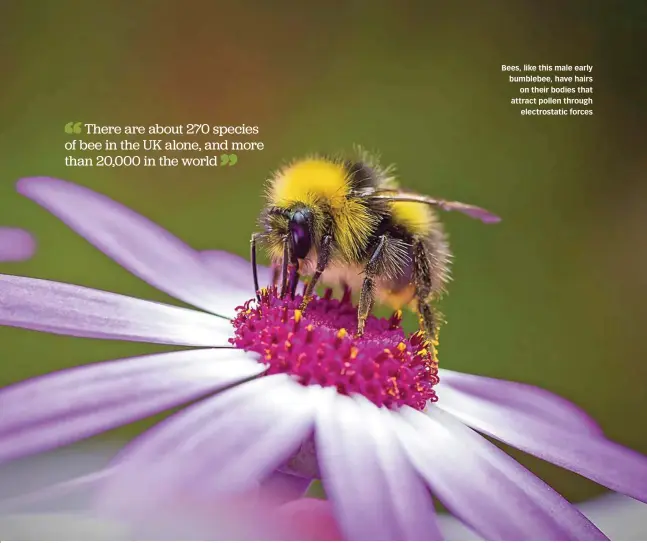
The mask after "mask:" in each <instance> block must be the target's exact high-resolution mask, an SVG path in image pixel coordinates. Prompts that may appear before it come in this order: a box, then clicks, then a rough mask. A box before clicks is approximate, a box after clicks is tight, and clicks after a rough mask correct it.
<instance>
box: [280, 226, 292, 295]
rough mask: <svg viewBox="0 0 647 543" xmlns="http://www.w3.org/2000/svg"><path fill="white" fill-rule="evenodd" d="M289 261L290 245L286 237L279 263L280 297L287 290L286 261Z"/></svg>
mask: <svg viewBox="0 0 647 543" xmlns="http://www.w3.org/2000/svg"><path fill="white" fill-rule="evenodd" d="M289 261H290V245H289V242H288V238H285V240H284V241H283V262H282V263H281V298H285V293H286V292H287V290H288V262H289Z"/></svg>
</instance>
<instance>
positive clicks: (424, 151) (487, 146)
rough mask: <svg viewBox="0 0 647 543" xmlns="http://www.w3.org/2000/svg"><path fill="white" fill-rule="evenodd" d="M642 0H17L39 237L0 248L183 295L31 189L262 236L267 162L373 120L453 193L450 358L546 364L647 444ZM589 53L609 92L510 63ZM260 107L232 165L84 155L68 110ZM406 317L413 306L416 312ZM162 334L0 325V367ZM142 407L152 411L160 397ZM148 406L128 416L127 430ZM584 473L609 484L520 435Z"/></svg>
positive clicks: (378, 140) (193, 236)
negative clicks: (548, 89)
mask: <svg viewBox="0 0 647 543" xmlns="http://www.w3.org/2000/svg"><path fill="white" fill-rule="evenodd" d="M646 6H647V2H643V1H636V2H631V1H616V2H603V1H593V0H591V1H582V2H578V1H570V2H569V1H550V2H546V1H542V2H539V1H530V0H527V1H491V2H481V1H478V0H475V1H445V2H434V1H431V0H429V1H424V0H421V1H401V0H394V1H379V0H376V1H371V0H364V1H359V0H356V1H345V2H342V1H327V2H325V3H324V2H307V3H306V2H297V1H293V2H291V1H273V2H269V1H267V2H261V1H237V2H220V1H211V2H199V1H189V0H184V1H182V2H180V1H179V0H178V1H163V0H159V1H145V0H139V1H112V0H110V1H109V0H103V1H101V2H99V1H97V2H86V1H76V0H74V1H72V0H40V1H38V2H37V1H7V0H5V1H3V2H1V3H0V21H2V22H1V23H0V25H1V28H2V32H1V33H0V69H1V73H2V85H1V86H0V149H1V150H2V161H1V163H0V224H4V225H11V226H22V227H25V228H28V229H30V230H32V231H33V232H34V233H35V235H36V237H37V239H38V242H39V251H38V254H37V256H36V257H35V258H34V259H33V260H31V261H29V262H27V263H22V264H3V265H2V266H1V268H0V269H1V271H2V272H5V273H11V274H23V275H29V276H34V277H42V278H49V279H55V280H60V281H66V282H71V283H78V284H82V285H87V286H92V287H97V288H101V289H106V290H111V291H115V292H120V293H126V294H130V295H134V296H139V297H143V298H148V299H155V300H162V301H171V300H170V299H169V298H168V297H166V296H165V295H163V294H160V293H159V292H157V291H155V290H154V289H153V288H152V287H149V286H148V285H146V284H144V283H142V282H141V281H139V280H138V279H136V278H134V277H133V276H131V275H129V274H128V273H127V272H125V271H123V270H122V269H120V268H119V267H118V266H117V265H116V264H114V263H113V262H112V261H110V260H109V259H108V258H106V257H105V256H103V255H102V254H101V253H99V252H98V251H97V250H95V249H94V248H93V247H92V246H90V245H89V244H88V243H86V242H85V241H83V240H82V239H81V238H80V237H78V236H77V235H76V234H74V233H73V232H72V231H70V230H68V229H67V228H66V227H64V226H63V225H62V223H60V222H58V221H57V220H56V219H55V218H53V217H52V216H50V215H48V214H47V213H46V212H45V211H44V210H42V209H40V208H38V207H37V206H36V205H35V204H33V203H31V202H30V201H28V200H26V199H24V198H22V197H20V196H19V195H17V194H16V193H15V190H14V183H15V181H16V180H17V179H18V178H20V177H24V176H31V175H48V176H55V177H61V178H64V179H68V180H71V181H74V182H77V183H80V184H83V185H86V186H88V187H91V188H93V189H96V190H98V191H101V192H104V193H106V194H108V195H110V196H111V197H113V198H115V199H118V200H119V201H121V202H123V203H125V204H127V205H129V206H131V207H132V208H134V209H135V210H137V211H139V212H140V213H142V214H144V215H146V216H148V217H150V218H152V219H153V220H155V221H157V222H158V223H160V224H161V225H163V226H164V227H166V228H167V229H169V230H170V231H172V232H173V233H175V234H176V235H178V236H180V237H181V238H182V239H184V240H186V241H187V242H188V243H190V244H191V245H193V246H195V247H197V248H204V249H206V248H221V249H226V250H229V251H233V252H235V253H238V254H241V255H247V253H248V243H249V237H250V233H251V232H252V231H253V230H254V229H255V221H256V216H257V214H258V212H259V211H260V209H261V206H262V187H263V184H264V181H265V179H266V177H267V176H268V174H269V172H270V171H272V170H273V169H275V168H276V167H277V166H278V165H280V164H281V163H283V162H284V161H285V160H287V159H290V158H292V157H296V156H299V155H302V154H304V153H309V152H313V151H320V152H329V151H338V150H343V149H348V148H350V147H351V145H352V144H353V143H360V144H362V145H364V146H366V147H368V148H370V149H376V150H379V151H380V152H381V153H382V156H383V158H384V160H385V161H387V162H395V163H396V164H397V165H398V169H399V172H400V175H401V178H402V180H403V183H404V184H405V185H407V186H408V187H410V188H412V189H415V190H417V191H420V192H424V193H428V194H432V195H436V196H440V197H444V198H449V199H459V200H464V201H467V202H472V203H475V204H478V205H482V206H485V207H487V208H489V209H491V210H493V211H495V212H497V213H499V214H500V215H501V216H502V217H503V218H504V221H503V222H502V223H501V224H499V225H496V226H483V225H481V224H480V223H478V222H476V221H472V220H470V219H467V218H464V217H462V216H460V215H453V214H448V215H447V216H446V217H445V219H446V224H447V228H448V230H449V231H450V234H451V240H452V242H453V248H454V250H455V253H456V262H455V269H454V277H455V281H454V283H453V285H452V287H451V290H450V295H449V296H448V297H447V298H446V299H445V300H444V302H443V310H444V312H445V313H446V315H447V319H448V325H447V326H446V327H445V328H444V330H443V334H442V337H441V340H442V341H441V364H442V365H443V366H444V367H447V368H451V369H455V370H460V371H465V372H471V373H478V374H483V375H489V376H495V377H501V378H505V379H512V380H521V381H525V382H529V383H533V384H537V385H540V386H542V387H545V388H547V389H549V390H552V391H554V392H557V393H559V394H561V395H563V396H565V397H567V398H569V399H570V400H572V401H574V402H576V403H578V404H579V405H581V406H582V407H584V408H585V409H586V410H587V411H588V412H589V413H591V414H592V415H593V416H594V417H595V418H596V419H597V420H599V422H600V424H601V425H602V426H603V428H604V429H605V430H606V432H607V433H608V435H609V436H610V437H611V438H613V439H616V440H618V441H620V442H622V443H624V444H626V445H628V446H630V447H633V448H635V449H637V450H640V451H642V452H643V453H647V433H646V432H645V425H644V416H645V413H647V396H646V395H645V382H646V379H647V369H646V367H647V365H646V364H645V351H646V350H647V349H646V347H645V342H644V341H643V336H644V332H643V329H644V327H645V324H646V323H647V311H646V310H645V307H646V305H645V304H644V300H645V294H646V293H647V282H646V281H645V277H647V273H646V272H647V258H646V257H645V254H646V253H645V241H644V240H645V237H644V231H645V228H646V227H647V213H646V212H647V184H646V183H645V171H646V170H645V166H646V165H647V160H646V158H647V157H646V156H645V153H644V151H645V139H646V138H645V132H644V126H645V121H646V120H647V119H646V114H645V108H644V104H643V101H642V100H644V96H645V89H646V88H647V87H646V85H645V71H644V69H643V65H642V60H643V58H642V57H641V52H640V47H639V45H640V44H641V43H642V44H643V45H644V40H645V35H646V34H645V30H646V19H647V17H646V13H647V10H646ZM524 63H530V64H540V63H545V64H567V63H569V64H592V65H593V66H594V70H593V73H592V75H593V77H594V90H595V94H594V104H593V108H594V111H595V115H594V116H593V117H589V118H576V117H561V118H550V117H547V118H541V117H522V116H521V115H520V114H519V113H518V110H519V107H518V106H512V105H510V104H509V99H510V97H512V96H517V95H518V94H517V91H516V87H518V85H513V84H510V83H509V82H508V81H507V76H508V74H505V73H502V72H501V64H519V65H522V64H524ZM77 120H82V121H85V122H94V123H97V124H110V125H126V124H133V125H134V124H140V125H149V124H154V123H160V124H165V125H171V124H185V123H193V122H195V123H208V124H211V125H227V124H232V125H236V124H243V123H246V124H250V125H257V126H259V127H260V132H261V133H260V135H259V136H258V138H255V139H258V140H261V141H263V142H264V143H265V150H263V151H257V152H249V153H239V162H238V165H236V167H234V168H220V167H219V168H175V169H170V168H167V169H162V168H159V167H157V168H143V167H139V168H112V169H111V168H68V167H66V166H65V165H64V157H65V155H66V152H65V151H64V150H63V145H64V143H65V142H66V141H67V140H68V139H69V138H70V136H68V135H67V134H65V133H64V131H63V127H64V125H65V124H66V123H68V122H70V121H77ZM407 325H408V326H409V327H410V328H413V326H414V320H413V319H412V318H411V317H409V318H408V321H407ZM155 349H157V350H160V349H161V348H155V347H151V346H148V345H139V344H131V343H119V342H103V341H94V340H83V339H74V338H65V337H57V336H53V335H45V334H40V333H36V332H28V331H24V330H15V329H8V328H4V329H0V357H1V358H0V385H6V384H9V383H12V382H15V381H18V380H21V379H24V378H27V377H30V376H33V375H37V374H40V373H44V372H48V371H52V370H56V369H60V368H65V367H71V366H76V365H80V364H84V363H88V362H92V361H99V360H106V359H110V358H116V357H121V356H129V355H135V354H140V353H146V352H151V351H152V350H155ZM146 424H150V421H148V422H147V423H146ZM144 426H145V424H144V423H139V424H135V425H132V426H130V427H128V428H123V429H120V430H118V431H115V432H112V433H110V434H109V435H108V437H112V438H120V439H123V438H126V437H130V436H132V435H134V434H135V433H136V432H139V431H141V429H142V428H143V427H144ZM515 456H516V457H517V458H519V459H521V460H522V461H524V462H526V463H527V465H529V466H530V467H531V468H532V469H533V470H534V471H535V472H536V473H538V474H539V475H540V476H542V477H544V478H545V479H546V480H548V481H549V482H550V483H551V484H552V485H553V486H555V487H556V488H557V489H558V490H559V491H561V492H562V493H564V494H565V495H566V496H567V497H569V498H571V499H574V500H579V499H584V498H587V497H590V496H593V495H594V494H596V493H598V492H599V491H600V489H599V488H598V487H597V486H596V485H594V484H593V483H590V482H588V481H585V480H583V479H582V478H580V477H578V476H575V475H572V474H570V473H567V472H566V471H563V470H561V469H558V468H555V467H552V466H548V465H547V464H545V463H543V462H540V461H537V460H533V459H530V458H528V457H526V456H524V455H521V454H518V453H515Z"/></svg>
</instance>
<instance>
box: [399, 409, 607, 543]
mask: <svg viewBox="0 0 647 543" xmlns="http://www.w3.org/2000/svg"><path fill="white" fill-rule="evenodd" d="M401 413H402V416H403V419H404V420H402V421H401V424H400V425H398V428H399V430H400V432H399V437H400V439H401V440H402V444H403V446H404V448H405V449H406V450H407V452H408V453H409V455H410V458H411V461H412V462H413V464H414V465H415V467H416V469H417V470H418V471H419V473H420V474H421V475H422V476H423V477H424V478H425V479H426V481H427V482H428V483H429V486H430V487H431V489H432V491H433V492H434V494H435V495H436V496H437V497H438V498H439V499H440V501H442V502H443V504H444V505H445V506H446V507H447V509H449V511H450V512H451V513H453V514H454V515H455V516H456V517H458V518H459V519H460V520H462V521H463V522H465V524H467V525H468V526H469V527H470V528H472V529H473V530H474V531H476V532H477V533H478V534H479V535H481V536H482V537H484V538H486V539H490V540H494V541H497V540H499V541H500V540H521V541H527V540H540V541H541V540H543V541H550V540H557V541H564V540H568V541H570V540H584V541H593V540H596V541H598V540H606V537H605V536H604V534H602V533H601V532H600V531H599V530H598V529H597V528H596V527H595V526H594V525H593V524H592V523H591V522H589V520H588V519H587V518H586V517H585V516H584V515H582V514H581V513H580V512H579V511H578V510H577V509H576V508H575V507H573V506H572V505H571V504H570V503H568V502H567V501H566V500H565V499H564V498H562V496H560V495H559V494H558V493H557V492H555V491H554V490H553V489H552V488H550V487H549V486H548V485H547V484H546V483H544V482H543V481H541V480H540V479H539V478H537V477H535V476H534V475H533V474H532V473H530V471H528V470H527V469H525V468H524V467H523V466H521V464H519V463H517V462H516V461H515V460H513V459H512V458H511V457H509V456H508V455H507V454H505V453H504V452H503V451H501V450H500V449H499V448H498V447H496V446H495V445H493V444H492V443H489V442H488V441H487V440H486V439H485V438H483V437H481V436H480V435H478V434H477V433H476V432H474V431H472V430H470V429H469V428H467V427H466V426H464V425H463V424H461V423H460V422H458V421H457V420H456V419H453V417H452V416H451V415H448V414H447V413H443V412H442V411H440V410H439V409H437V408H435V407H430V408H429V412H428V413H427V414H423V413H421V412H419V411H415V410H413V409H411V408H404V409H402V411H401Z"/></svg>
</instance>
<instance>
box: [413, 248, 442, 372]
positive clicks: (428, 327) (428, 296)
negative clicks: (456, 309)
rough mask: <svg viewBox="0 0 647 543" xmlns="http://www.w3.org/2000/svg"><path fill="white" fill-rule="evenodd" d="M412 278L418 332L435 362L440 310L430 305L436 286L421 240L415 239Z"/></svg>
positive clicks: (436, 359) (440, 320) (440, 319)
mask: <svg viewBox="0 0 647 543" xmlns="http://www.w3.org/2000/svg"><path fill="white" fill-rule="evenodd" d="M413 279H414V284H415V288H416V310H417V312H418V319H419V322H420V332H421V333H422V334H423V335H424V339H425V341H426V342H427V345H428V346H427V349H428V351H429V355H430V356H431V359H432V360H433V361H434V362H436V363H437V362H438V349H437V348H438V335H439V331H440V324H441V322H442V320H443V319H442V315H441V314H440V312H438V311H437V310H436V309H435V308H434V307H433V306H432V300H433V298H434V294H435V291H436V288H435V285H434V284H433V274H432V269H431V266H430V262H429V255H428V254H427V250H426V248H425V246H424V245H423V243H422V242H421V241H417V242H416V243H415V244H414V248H413Z"/></svg>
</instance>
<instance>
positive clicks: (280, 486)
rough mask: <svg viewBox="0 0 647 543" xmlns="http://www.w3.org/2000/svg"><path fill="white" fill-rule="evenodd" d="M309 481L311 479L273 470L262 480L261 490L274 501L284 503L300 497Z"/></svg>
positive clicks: (306, 488)
mask: <svg viewBox="0 0 647 543" xmlns="http://www.w3.org/2000/svg"><path fill="white" fill-rule="evenodd" d="M311 483H312V479H308V478H306V477H297V476H296V475H290V474H288V473H283V472H281V471H275V472H274V473H272V475H270V476H269V477H268V478H267V479H265V480H264V481H263V483H262V487H261V492H262V493H263V495H267V496H269V497H270V498H271V499H272V500H273V501H274V502H276V503H286V502H288V501H292V500H297V499H299V498H302V497H303V496H304V495H305V493H306V491H307V490H308V487H309V486H310V484H311Z"/></svg>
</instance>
